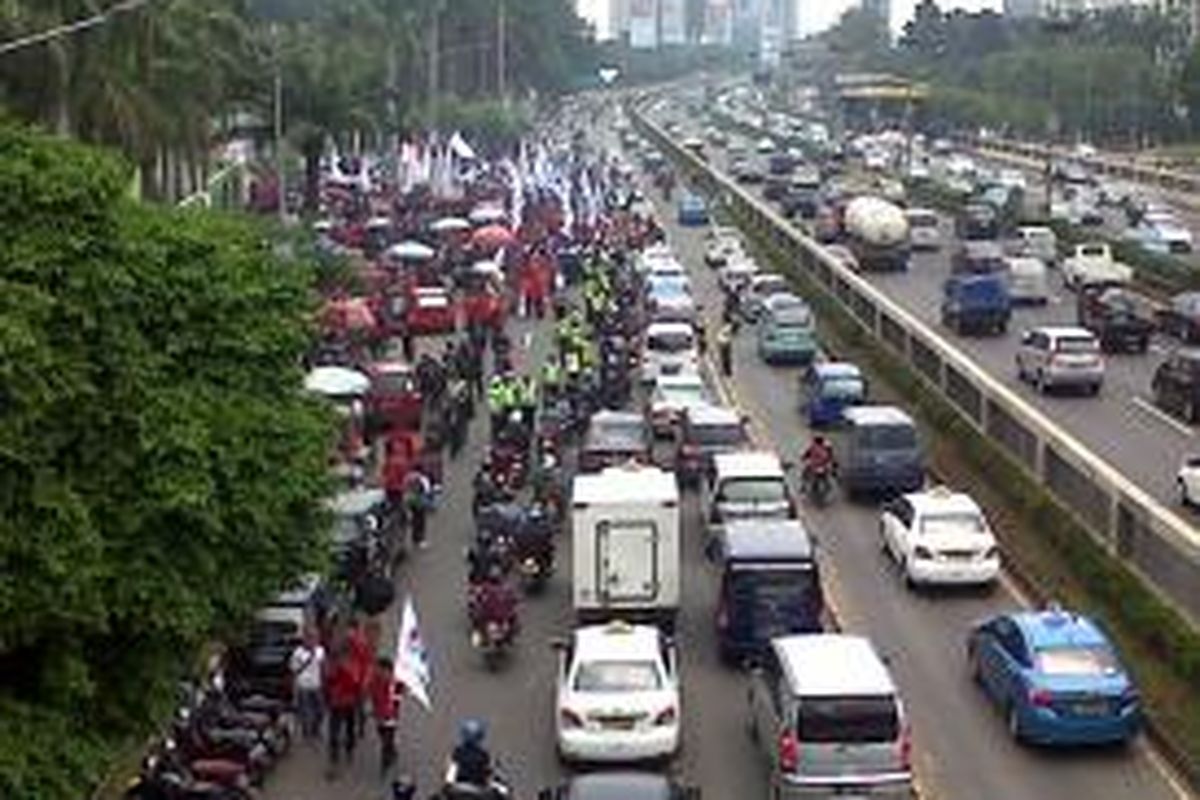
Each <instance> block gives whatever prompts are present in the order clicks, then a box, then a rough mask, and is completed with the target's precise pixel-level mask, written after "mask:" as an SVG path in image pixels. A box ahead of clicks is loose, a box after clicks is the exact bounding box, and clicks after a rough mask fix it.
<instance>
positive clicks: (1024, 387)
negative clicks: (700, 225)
mask: <svg viewBox="0 0 1200 800" xmlns="http://www.w3.org/2000/svg"><path fill="white" fill-rule="evenodd" d="M693 127H695V126H693ZM691 132H695V131H689V133H691ZM710 160H711V163H713V164H714V165H715V166H716V167H717V168H718V169H724V168H725V166H726V163H727V159H726V155H725V152H724V151H723V150H720V149H716V148H710ZM761 191H762V190H761V187H756V188H755V193H756V194H758V195H759V196H760V198H761ZM942 239H943V245H942V247H941V249H940V250H939V251H936V252H926V253H914V254H913V257H912V260H911V262H910V265H909V269H908V271H907V272H902V273H870V272H867V273H863V275H864V277H865V278H867V279H868V280H869V281H871V283H873V284H874V285H875V286H877V287H878V288H879V289H881V290H882V291H884V292H885V293H886V294H887V295H888V296H889V297H891V298H892V299H894V300H896V301H897V302H899V303H900V304H901V305H902V306H903V307H904V308H905V309H907V310H908V311H910V312H912V313H913V314H915V315H916V316H918V317H920V318H922V319H925V320H926V321H927V322H928V323H929V324H931V325H933V326H934V327H935V329H938V330H940V332H942V333H943V334H944V335H946V336H947V337H948V338H949V339H950V341H952V342H953V343H954V344H955V345H957V346H958V347H959V348H960V349H961V350H962V351H963V352H965V353H966V354H967V355H969V356H970V357H971V358H972V360H974V361H975V363H976V364H978V365H979V366H981V367H982V368H984V369H986V370H987V371H988V372H989V373H990V374H991V375H992V376H993V377H995V378H997V379H998V380H1000V381H1001V382H1002V383H1004V384H1005V385H1006V386H1008V387H1009V388H1011V389H1013V390H1014V391H1015V392H1017V393H1018V394H1020V395H1021V396H1022V397H1023V398H1025V399H1026V400H1027V401H1029V402H1030V403H1032V404H1033V405H1035V406H1036V407H1038V408H1039V409H1040V410H1042V411H1043V412H1045V413H1046V414H1047V415H1048V416H1049V417H1050V418H1051V419H1053V420H1054V421H1055V422H1056V423H1057V424H1059V425H1060V426H1062V428H1063V429H1064V430H1067V431H1068V432H1070V433H1071V434H1072V435H1074V436H1075V437H1077V438H1078V439H1079V440H1080V441H1081V442H1083V443H1084V444H1086V445H1087V446H1088V447H1090V448H1091V449H1092V451H1093V452H1094V453H1096V454H1097V455H1099V456H1100V457H1102V458H1104V459H1105V460H1106V461H1108V462H1109V463H1110V464H1112V465H1113V466H1114V467H1115V468H1117V469H1118V470H1119V471H1120V472H1121V473H1122V474H1123V475H1125V476H1126V477H1127V478H1129V479H1130V480H1132V481H1133V482H1134V483H1136V484H1137V485H1138V486H1140V487H1141V488H1143V489H1144V490H1146V491H1148V492H1149V493H1150V494H1152V495H1153V496H1154V497H1156V498H1157V499H1158V500H1160V501H1161V502H1163V503H1165V504H1167V505H1168V506H1178V500H1179V491H1178V487H1177V485H1176V480H1175V473H1176V471H1177V469H1178V467H1179V465H1180V464H1181V463H1182V462H1183V460H1184V458H1185V456H1188V455H1192V454H1195V453H1196V451H1197V449H1200V443H1198V442H1197V440H1196V429H1195V428H1194V427H1192V426H1189V425H1187V424H1185V423H1183V422H1181V421H1180V420H1178V419H1177V418H1175V417H1172V416H1170V415H1168V414H1166V413H1165V412H1163V411H1161V410H1159V409H1158V408H1156V407H1155V406H1154V403H1153V399H1152V398H1153V394H1152V392H1151V389H1150V381H1151V377H1152V376H1153V373H1154V370H1155V368H1156V367H1157V366H1158V364H1159V363H1160V362H1161V361H1162V360H1163V357H1164V356H1165V354H1166V353H1167V352H1168V351H1169V349H1170V348H1171V347H1173V346H1175V343H1174V340H1172V339H1169V338H1166V337H1163V338H1159V339H1156V340H1155V341H1154V342H1152V344H1151V346H1150V351H1149V352H1148V353H1146V354H1144V355H1135V354H1124V353H1117V354H1110V355H1107V356H1106V358H1105V362H1106V363H1105V368H1106V373H1105V378H1104V388H1103V389H1102V391H1101V393H1100V395H1099V396H1098V397H1087V396H1080V395H1078V394H1070V393H1053V394H1051V395H1049V396H1045V395H1040V394H1038V392H1037V391H1036V390H1035V389H1033V388H1032V387H1031V386H1030V385H1029V384H1026V383H1023V382H1021V381H1019V380H1018V379H1017V375H1016V366H1015V360H1014V357H1015V354H1016V351H1017V347H1018V340H1019V337H1020V335H1021V333H1022V331H1024V330H1026V329H1028V328H1032V327H1036V326H1039V325H1062V324H1067V325H1075V324H1076V320H1075V296H1074V294H1073V293H1071V292H1069V291H1067V290H1065V289H1064V288H1063V287H1062V283H1061V281H1060V280H1059V276H1058V273H1057V272H1052V273H1051V275H1050V285H1051V297H1050V300H1049V302H1048V303H1047V304H1046V305H1044V306H1017V307H1016V308H1015V309H1014V313H1013V317H1012V321H1011V323H1010V326H1009V331H1008V333H1007V334H1005V335H1003V336H988V337H962V336H957V335H955V334H953V333H952V332H950V331H949V330H947V329H945V328H942V327H941V326H940V324H939V309H940V303H941V286H942V282H943V281H944V280H945V278H946V277H947V276H948V275H949V274H950V254H951V253H952V252H953V250H954V246H955V244H956V243H957V240H956V239H955V237H954V228H953V224H952V222H951V220H950V219H949V218H948V217H946V216H945V215H942Z"/></svg>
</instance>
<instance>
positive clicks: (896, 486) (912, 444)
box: [838, 406, 925, 496]
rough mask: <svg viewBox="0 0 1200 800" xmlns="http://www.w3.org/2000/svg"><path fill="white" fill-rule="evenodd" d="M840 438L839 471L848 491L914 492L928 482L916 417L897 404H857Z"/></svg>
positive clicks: (847, 416)
mask: <svg viewBox="0 0 1200 800" xmlns="http://www.w3.org/2000/svg"><path fill="white" fill-rule="evenodd" d="M842 416H843V418H844V419H845V420H846V422H847V424H848V430H847V431H846V435H845V437H844V438H843V439H841V440H840V441H839V442H838V445H839V447H840V450H841V452H840V453H839V454H838V464H839V467H840V469H839V473H840V475H841V480H842V484H843V487H844V488H845V491H846V493H847V494H848V495H851V496H854V495H861V494H866V493H886V494H894V493H902V492H914V491H916V490H917V489H920V488H921V486H922V485H923V484H924V482H925V456H924V453H923V450H922V447H921V440H920V437H919V436H918V435H917V426H916V425H915V424H914V423H913V420H912V417H910V416H909V415H908V414H906V413H904V412H903V411H901V410H900V409H898V408H896V407H895V406H855V407H854V408H848V409H846V410H845V411H844V412H843V413H842Z"/></svg>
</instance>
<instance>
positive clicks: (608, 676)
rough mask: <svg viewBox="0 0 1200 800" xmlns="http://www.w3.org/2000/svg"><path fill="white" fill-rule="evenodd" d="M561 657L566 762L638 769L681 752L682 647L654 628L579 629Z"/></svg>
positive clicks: (618, 624)
mask: <svg viewBox="0 0 1200 800" xmlns="http://www.w3.org/2000/svg"><path fill="white" fill-rule="evenodd" d="M555 647H556V649H557V650H558V696H557V703H556V711H557V713H556V715H555V718H556V720H557V738H558V751H559V754H560V755H561V757H562V758H563V759H564V760H568V761H584V762H633V761H644V760H648V759H662V758H669V757H671V756H672V755H674V754H675V752H676V751H677V750H678V749H679V733H680V724H679V723H680V719H679V718H680V707H679V700H680V697H679V682H678V681H679V676H678V658H677V655H676V652H675V646H674V644H672V643H671V642H670V640H668V639H667V638H666V637H665V636H664V635H663V634H662V633H661V632H660V631H659V629H658V628H656V627H654V626H652V625H632V624H629V623H626V622H622V621H614V622H610V623H608V624H605V625H589V626H584V627H581V628H578V629H576V631H575V633H574V634H573V635H572V637H571V639H570V640H569V641H560V642H556V643H555Z"/></svg>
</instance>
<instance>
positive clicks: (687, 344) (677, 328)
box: [642, 322, 700, 383]
mask: <svg viewBox="0 0 1200 800" xmlns="http://www.w3.org/2000/svg"><path fill="white" fill-rule="evenodd" d="M699 362H700V356H699V353H698V351H697V349H696V329H695V328H694V327H693V326H692V325H689V324H688V323H686V322H654V323H651V324H650V325H649V326H648V327H647V328H646V346H645V349H644V350H643V352H642V382H643V383H653V382H654V381H656V380H658V376H659V375H678V374H680V373H681V372H696V371H698V370H699Z"/></svg>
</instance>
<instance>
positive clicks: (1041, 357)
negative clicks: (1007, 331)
mask: <svg viewBox="0 0 1200 800" xmlns="http://www.w3.org/2000/svg"><path fill="white" fill-rule="evenodd" d="M1016 361H1017V377H1018V378H1019V379H1020V380H1023V381H1029V382H1031V383H1032V384H1033V385H1034V386H1035V387H1036V388H1037V390H1038V391H1039V392H1042V393H1043V394H1044V393H1046V392H1048V391H1049V390H1050V389H1052V388H1058V387H1061V386H1071V387H1082V388H1083V389H1085V390H1086V391H1087V392H1088V393H1089V394H1093V395H1096V394H1099V393H1100V387H1101V386H1102V385H1103V383H1104V359H1103V358H1102V357H1101V355H1100V341H1099V340H1098V339H1097V338H1096V336H1095V334H1093V333H1092V332H1091V331H1089V330H1088V329H1087V328H1079V327H1073V326H1066V325H1061V326H1043V327H1040V328H1034V329H1032V330H1028V331H1026V332H1025V333H1024V334H1022V336H1021V345H1020V347H1019V349H1018V350H1017V356H1016Z"/></svg>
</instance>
